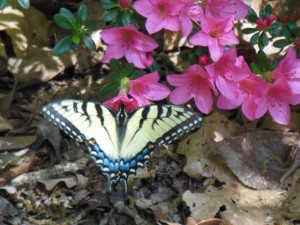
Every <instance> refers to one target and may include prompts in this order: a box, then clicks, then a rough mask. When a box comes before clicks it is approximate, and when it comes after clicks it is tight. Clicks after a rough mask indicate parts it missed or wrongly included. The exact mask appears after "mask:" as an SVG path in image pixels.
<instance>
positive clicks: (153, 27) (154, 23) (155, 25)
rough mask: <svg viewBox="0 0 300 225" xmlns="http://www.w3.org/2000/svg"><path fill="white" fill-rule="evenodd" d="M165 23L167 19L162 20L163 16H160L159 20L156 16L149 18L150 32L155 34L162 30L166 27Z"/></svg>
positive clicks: (147, 27) (147, 24)
mask: <svg viewBox="0 0 300 225" xmlns="http://www.w3.org/2000/svg"><path fill="white" fill-rule="evenodd" d="M165 25H166V21H165V20H162V18H160V19H159V20H156V18H154V19H151V18H148V19H147V21H146V29H147V31H148V32H149V34H154V33H156V32H158V31H160V30H162V29H163V28H164V27H165Z"/></svg>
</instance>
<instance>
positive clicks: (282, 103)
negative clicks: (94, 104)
mask: <svg viewBox="0 0 300 225" xmlns="http://www.w3.org/2000/svg"><path fill="white" fill-rule="evenodd" d="M132 7H133V8H134V9H135V10H136V12H138V13H139V14H140V15H142V16H143V17H145V18H146V23H145V27H146V30H147V31H148V33H149V34H154V33H157V32H159V31H161V30H162V29H166V30H170V31H174V32H181V33H182V35H183V36H184V37H187V36H188V35H190V33H191V31H192V30H193V22H196V24H198V25H200V26H201V30H199V31H198V32H196V33H194V34H193V35H192V36H191V37H190V38H189V39H188V40H189V42H190V43H191V44H193V45H194V46H204V47H207V48H208V51H209V53H210V57H208V56H205V55H202V56H200V57H199V64H193V65H191V66H190V67H189V68H188V69H187V71H186V72H184V73H182V74H168V75H167V81H168V83H169V84H170V85H171V86H174V87H175V88H174V89H173V90H172V91H170V89H169V88H168V87H167V86H165V85H163V84H161V83H159V74H158V73H157V72H152V73H149V74H147V75H145V76H142V77H140V78H137V79H134V80H131V81H130V82H129V83H128V86H127V87H125V88H124V87H123V88H122V89H121V91H120V92H119V95H118V96H117V97H115V98H113V99H110V100H108V101H107V102H106V103H105V104H107V105H108V106H110V107H112V108H114V109H115V110H118V109H119V107H120V105H121V104H123V105H125V106H126V109H127V110H128V111H130V110H132V109H135V108H137V107H139V106H143V105H148V104H151V103H152V101H159V100H162V99H165V98H167V97H168V96H169V100H170V102H172V103H173V104H185V103H187V102H188V101H190V100H191V99H193V100H194V101H195V104H196V106H197V108H198V109H199V110H200V111H201V112H203V113H205V114H208V113H210V112H211V110H212V107H213V102H214V99H215V98H214V95H215V96H217V99H216V100H217V101H216V102H217V103H216V106H217V107H218V108H220V109H226V110H231V109H234V108H237V107H241V110H242V112H243V114H244V115H245V116H246V117H247V118H248V119H250V120H255V119H258V118H260V117H262V116H263V115H264V114H265V113H266V112H269V113H270V115H271V116H272V117H273V119H274V120H275V121H276V122H278V123H280V124H288V123H289V120H290V105H296V104H299V103H300V88H299V87H300V59H298V58H297V54H296V51H295V49H294V48H292V47H290V48H289V50H288V53H287V55H286V56H285V58H284V59H283V60H282V61H281V62H280V63H279V64H278V66H277V67H276V68H275V69H274V67H273V68H272V69H270V70H268V71H267V72H265V73H257V74H255V73H253V72H252V71H251V70H250V68H249V66H248V64H247V63H246V62H245V60H244V58H243V56H237V51H236V48H235V47H234V46H233V45H236V44H238V43H239V39H238V37H237V36H236V34H235V32H234V30H233V28H234V20H238V19H242V18H245V17H246V16H247V13H248V7H247V6H246V5H245V4H244V3H243V2H242V0H227V1H223V0H206V1H202V3H201V4H198V3H196V1H194V0H173V1H169V0H137V1H135V2H134V3H133V6H132ZM256 18H257V19H255V23H256V25H257V27H256V29H253V28H251V29H250V30H249V33H251V32H252V33H253V31H256V32H257V34H255V35H256V36H258V35H259V34H261V33H259V32H260V31H262V32H263V33H262V34H263V35H264V36H265V35H266V33H265V32H268V31H269V30H272V29H273V27H272V24H273V22H274V21H275V17H274V16H273V15H272V14H271V12H270V10H269V8H267V10H266V13H265V16H264V17H259V18H258V17H256ZM276 26H278V24H276ZM289 29H293V27H292V26H291V27H290V28H289ZM273 33H274V32H273ZM101 36H102V39H103V40H104V42H105V43H107V45H108V47H107V50H106V53H105V56H104V58H103V59H102V61H103V62H109V60H110V59H120V58H122V57H123V56H125V58H126V59H127V61H128V62H131V63H133V64H134V66H135V67H137V68H147V67H149V66H151V65H152V63H153V61H154V59H153V55H152V54H153V51H154V49H156V48H157V47H158V44H157V43H156V41H154V40H153V39H152V38H150V37H149V36H147V35H145V34H143V33H141V32H140V31H138V30H137V28H136V27H135V26H133V25H128V26H125V27H118V28H109V29H105V30H103V31H102V32H101ZM298 40H299V39H297V40H293V42H294V43H295V44H296V43H298V42H297V41H298ZM296 46H297V45H296ZM263 47H264V45H262V44H261V45H260V48H263ZM128 94H129V95H130V96H131V97H130V98H128Z"/></svg>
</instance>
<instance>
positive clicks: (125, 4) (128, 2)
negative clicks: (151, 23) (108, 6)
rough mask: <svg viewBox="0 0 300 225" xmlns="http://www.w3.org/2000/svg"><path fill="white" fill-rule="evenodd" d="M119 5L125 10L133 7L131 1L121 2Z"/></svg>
mask: <svg viewBox="0 0 300 225" xmlns="http://www.w3.org/2000/svg"><path fill="white" fill-rule="evenodd" d="M119 3H120V5H121V6H122V7H123V8H129V7H130V5H131V0H119Z"/></svg>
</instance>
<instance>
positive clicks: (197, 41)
mask: <svg viewBox="0 0 300 225" xmlns="http://www.w3.org/2000/svg"><path fill="white" fill-rule="evenodd" d="M209 39H211V37H210V36H209V35H207V34H205V33H204V32H203V31H202V30H200V31H199V32H198V33H196V34H195V35H193V36H192V37H191V38H190V39H189V42H190V43H191V44H193V45H200V46H207V45H208V42H209Z"/></svg>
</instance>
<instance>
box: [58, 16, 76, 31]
mask: <svg viewBox="0 0 300 225" xmlns="http://www.w3.org/2000/svg"><path fill="white" fill-rule="evenodd" d="M53 19H54V22H55V23H56V24H57V25H58V26H59V27H61V28H64V29H66V30H71V29H72V23H71V21H70V20H69V18H67V17H65V16H63V15H61V14H56V15H54V18H53Z"/></svg>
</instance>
